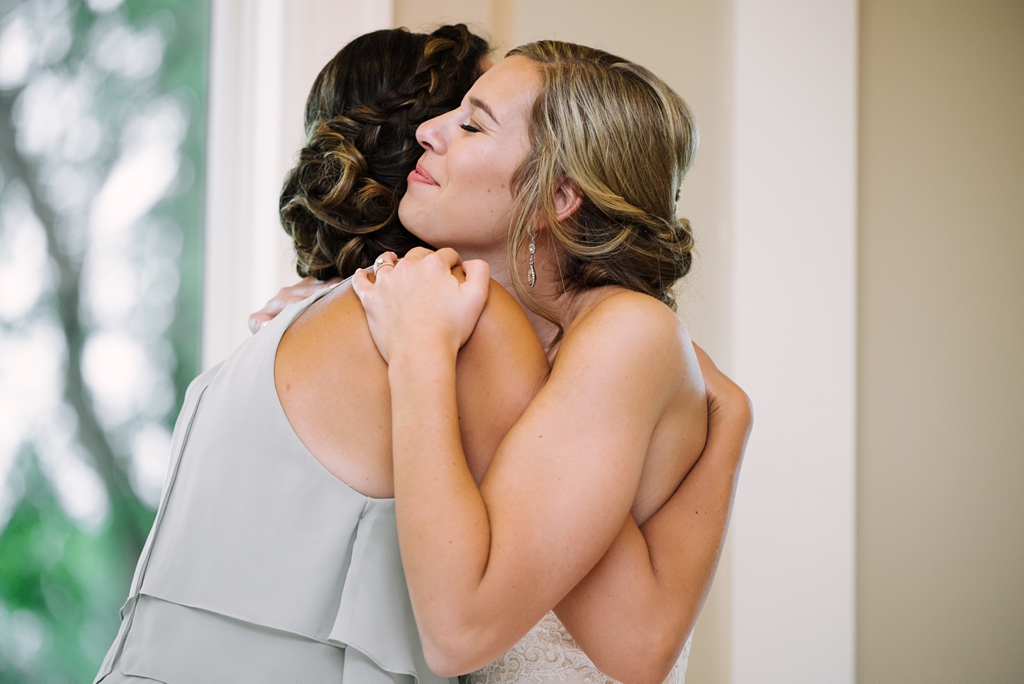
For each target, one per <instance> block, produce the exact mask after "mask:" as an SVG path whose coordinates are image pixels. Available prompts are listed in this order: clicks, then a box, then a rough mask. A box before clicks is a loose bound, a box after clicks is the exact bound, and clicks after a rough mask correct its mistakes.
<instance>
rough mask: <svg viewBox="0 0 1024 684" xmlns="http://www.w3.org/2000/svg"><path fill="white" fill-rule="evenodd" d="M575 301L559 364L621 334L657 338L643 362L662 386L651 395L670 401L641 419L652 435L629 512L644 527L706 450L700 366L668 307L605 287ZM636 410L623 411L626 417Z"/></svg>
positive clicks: (654, 300)
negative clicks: (649, 423)
mask: <svg viewBox="0 0 1024 684" xmlns="http://www.w3.org/2000/svg"><path fill="white" fill-rule="evenodd" d="M577 300H578V301H577V303H576V305H575V306H574V308H575V309H576V311H577V313H576V314H575V315H573V316H572V318H571V320H570V321H569V323H568V325H567V326H566V330H565V335H564V337H563V339H562V341H561V342H560V344H559V347H558V350H557V354H556V356H555V359H554V362H555V363H556V364H557V363H558V359H559V356H562V355H564V354H574V353H575V350H577V349H579V348H583V347H590V346H592V345H594V344H597V343H599V340H600V339H602V338H606V337H610V336H612V335H622V334H623V329H625V331H626V332H625V335H626V336H627V338H628V337H633V339H635V340H636V341H637V342H638V343H639V342H640V340H639V336H645V337H647V338H654V342H655V345H654V346H655V347H656V349H657V353H656V354H652V355H649V356H647V358H645V359H644V361H645V363H646V364H654V365H655V366H656V370H657V373H656V374H655V375H656V377H657V383H658V385H659V386H655V385H651V386H650V387H649V389H650V392H664V393H665V396H666V398H665V401H664V402H662V403H661V410H660V414H659V415H657V416H651V417H643V418H644V419H647V420H652V424H653V429H652V431H651V435H650V441H649V443H648V448H647V453H646V457H645V458H644V463H643V468H642V470H641V473H640V479H639V485H638V488H637V493H636V497H635V498H634V501H633V506H632V509H631V512H632V515H633V518H634V519H635V520H636V522H637V523H638V524H643V523H644V522H645V521H646V520H647V519H648V518H649V517H650V516H651V515H653V514H654V513H655V512H656V511H657V510H658V509H659V508H661V506H662V505H663V504H664V503H665V502H666V501H667V500H668V499H669V497H670V496H672V494H673V492H675V490H676V488H677V487H678V486H679V484H680V483H681V482H682V480H683V478H684V477H685V476H686V474H687V473H688V472H689V471H690V468H692V467H693V465H694V463H696V462H697V459H698V458H699V457H700V454H701V452H702V451H703V450H704V443H705V440H706V437H707V424H708V419H707V400H706V396H705V390H704V379H703V376H702V375H701V371H700V365H699V363H698V362H697V356H696V353H695V352H694V350H693V344H692V342H691V340H690V337H689V334H688V333H687V331H686V328H685V327H684V326H683V324H682V323H681V322H680V321H679V319H678V318H677V317H676V315H675V313H674V312H673V311H672V310H671V309H670V308H669V307H668V306H666V305H665V304H663V303H661V302H659V301H658V300H656V299H654V298H653V297H650V296H648V295H644V294H640V293H638V292H633V291H629V290H625V289H623V288H619V287H602V288H594V289H592V290H588V291H585V292H584V293H582V294H581V295H579V296H578V297H577ZM646 341H647V342H650V341H651V340H650V339H648V340H646ZM639 346H640V345H639V344H638V348H639ZM637 353H643V352H639V351H638V352H637ZM563 360H564V359H563ZM632 409H633V407H630V406H623V410H625V411H630V410H632Z"/></svg>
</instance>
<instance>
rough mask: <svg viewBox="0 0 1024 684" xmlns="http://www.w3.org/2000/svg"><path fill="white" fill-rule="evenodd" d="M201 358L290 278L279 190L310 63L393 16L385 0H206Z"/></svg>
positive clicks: (238, 332)
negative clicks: (208, 9) (207, 68)
mask: <svg viewBox="0 0 1024 684" xmlns="http://www.w3.org/2000/svg"><path fill="white" fill-rule="evenodd" d="M212 6H213V8H212V18H211V37H210V97H209V103H210V104H209V106H210V112H209V128H208V136H207V174H206V177H207V193H206V225H205V228H204V229H205V248H204V252H205V253H204V259H205V262H204V284H203V334H202V337H203V341H202V366H203V368H209V367H210V366H212V365H213V364H215V363H217V362H218V361H220V360H221V359H224V358H225V357H227V356H228V355H229V354H230V353H231V352H232V351H233V350H234V348H235V347H236V346H238V344H239V343H241V342H242V341H244V340H245V339H246V338H247V337H248V336H249V332H248V329H247V327H246V319H247V317H248V315H249V314H250V313H251V312H253V311H255V310H256V309H258V308H260V307H261V306H262V305H263V303H264V302H266V301H267V299H269V298H270V297H271V296H273V294H274V293H275V292H277V290H278V289H279V288H280V287H281V286H282V285H285V284H288V283H290V282H294V280H296V279H297V276H295V275H294V270H293V269H292V268H291V266H290V259H291V254H290V250H289V246H290V245H289V243H288V240H287V236H285V235H284V233H283V231H282V230H281V227H280V223H279V221H278V215H277V200H278V194H279V193H280V189H281V182H282V180H283V179H284V173H285V171H286V170H287V169H288V168H289V167H290V166H291V164H292V160H293V156H294V152H295V150H296V149H297V146H298V145H299V144H300V142H301V128H302V106H303V102H304V101H305V97H306V93H307V92H308V90H309V86H310V85H311V84H312V83H313V79H314V78H315V76H316V72H317V71H319V69H320V67H321V66H323V64H325V63H326V62H327V60H328V59H329V58H330V57H331V56H332V55H333V54H334V53H335V52H336V51H337V50H338V49H340V48H341V47H342V46H343V45H344V44H345V43H346V42H348V41H349V40H351V39H352V38H353V37H355V36H357V35H359V34H361V33H365V32H367V31H372V30H375V29H379V28H388V27H390V26H391V23H392V20H393V15H394V8H393V2H392V0H288V2H285V0H213V3H212Z"/></svg>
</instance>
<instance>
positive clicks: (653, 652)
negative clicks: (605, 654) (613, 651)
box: [595, 630, 681, 684]
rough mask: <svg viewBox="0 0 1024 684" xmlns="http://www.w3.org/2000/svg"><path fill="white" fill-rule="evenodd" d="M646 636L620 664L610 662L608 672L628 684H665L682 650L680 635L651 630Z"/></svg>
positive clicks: (666, 631)
mask: <svg viewBox="0 0 1024 684" xmlns="http://www.w3.org/2000/svg"><path fill="white" fill-rule="evenodd" d="M645 637H646V638H644V639H643V640H642V642H641V643H637V644H635V648H634V649H632V650H631V652H630V654H629V657H628V658H624V659H622V660H621V661H620V662H619V663H618V666H617V667H616V666H612V665H611V664H609V667H608V670H607V671H606V672H605V674H607V675H608V676H610V677H613V678H615V679H617V680H619V681H621V682H624V683H625V684H663V682H664V681H665V680H666V679H667V678H668V675H669V673H670V672H671V671H672V668H673V667H674V666H675V664H676V661H677V660H678V659H679V654H680V653H681V648H680V644H679V638H678V635H675V634H670V633H669V631H668V630H657V631H656V632H655V631H654V630H651V631H649V632H648V634H646V635H645ZM595 664H597V663H595ZM599 667H600V665H599Z"/></svg>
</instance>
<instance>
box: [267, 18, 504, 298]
mask: <svg viewBox="0 0 1024 684" xmlns="http://www.w3.org/2000/svg"><path fill="white" fill-rule="evenodd" d="M488 49H489V48H488V45H487V41H485V40H484V39H483V38H480V37H479V36H476V35H474V34H472V33H470V32H469V30H468V29H467V28H466V27H465V25H463V24H457V25H455V26H442V27H441V28H439V29H438V30H436V31H434V32H433V33H431V34H430V35H426V34H422V33H410V32H409V31H406V30H405V29H390V30H384V31H374V32H373V33H367V34H365V35H362V36H360V37H358V38H356V39H354V40H353V41H352V42H350V43H349V44H348V45H346V46H345V47H343V48H342V49H341V51H340V52H338V54H337V55H335V56H334V58H333V59H332V60H331V61H330V62H328V63H327V66H325V67H324V68H323V70H321V72H320V74H319V75H318V76H317V78H316V81H315V82H314V83H313V88H312V90H311V91H310V93H309V99H308V100H307V101H306V146H305V147H303V148H302V150H301V151H300V152H299V159H298V163H297V164H296V166H295V168H294V169H292V170H291V171H289V172H288V175H287V176H286V177H285V181H284V187H283V188H282V190H281V201H280V210H281V224H282V225H283V226H284V229H285V231H286V232H287V233H288V235H290V236H291V237H292V240H293V241H294V243H295V252H296V256H297V262H296V270H297V271H298V273H299V275H300V276H307V275H312V276H315V277H317V278H320V279H322V280H323V279H327V278H332V277H335V276H341V277H348V276H350V275H352V273H353V272H355V270H356V269H357V268H366V267H368V266H369V265H370V264H372V263H373V260H374V259H375V258H376V257H377V255H379V254H380V253H381V252H385V251H393V252H396V253H398V254H399V255H403V254H405V252H407V251H408V250H409V249H411V248H412V247H415V246H417V245H423V244H424V243H423V242H422V241H420V240H419V239H417V238H416V237H414V236H413V235H411V234H410V233H409V232H408V231H406V230H405V228H404V227H402V225H401V223H399V221H398V202H399V200H400V199H401V197H402V195H403V194H404V193H405V187H406V177H407V176H408V175H409V172H410V171H412V170H413V168H414V167H415V166H416V161H417V160H418V159H419V157H420V155H421V154H422V152H423V149H422V148H421V147H420V146H419V144H418V143H417V142H416V127H417V126H419V125H420V124H421V123H423V122H424V121H426V120H427V119H431V118H433V117H435V116H438V115H440V114H443V113H445V112H447V111H449V110H451V109H455V108H456V107H458V106H459V103H460V102H461V100H462V97H463V96H464V95H465V94H466V91H468V90H469V88H470V86H472V85H473V82H474V81H475V80H476V79H477V78H478V77H479V76H480V71H481V65H480V62H481V59H482V58H483V57H485V56H486V54H487V52H488Z"/></svg>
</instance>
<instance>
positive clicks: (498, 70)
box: [467, 55, 541, 125]
mask: <svg viewBox="0 0 1024 684" xmlns="http://www.w3.org/2000/svg"><path fill="white" fill-rule="evenodd" d="M540 86H541V74H540V69H539V68H538V67H537V64H536V63H535V62H533V60H531V59H528V58H526V57H522V56H520V55H512V56H511V57H506V58H505V59H503V60H501V61H500V62H498V63H497V64H495V65H494V66H493V67H491V68H490V69H488V70H487V73H485V74H484V75H483V76H481V77H480V78H479V79H477V82H476V83H474V84H473V87H472V88H470V90H469V93H468V94H467V100H468V98H476V99H478V100H480V101H482V102H483V103H485V104H486V105H487V106H488V107H489V108H490V109H491V111H492V112H494V116H495V118H496V119H497V120H498V122H499V123H500V124H501V125H505V124H506V121H507V120H509V119H513V120H521V121H523V122H525V120H526V117H527V115H528V114H529V112H530V109H531V108H532V107H533V102H534V100H536V99H537V93H539V92H540Z"/></svg>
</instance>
